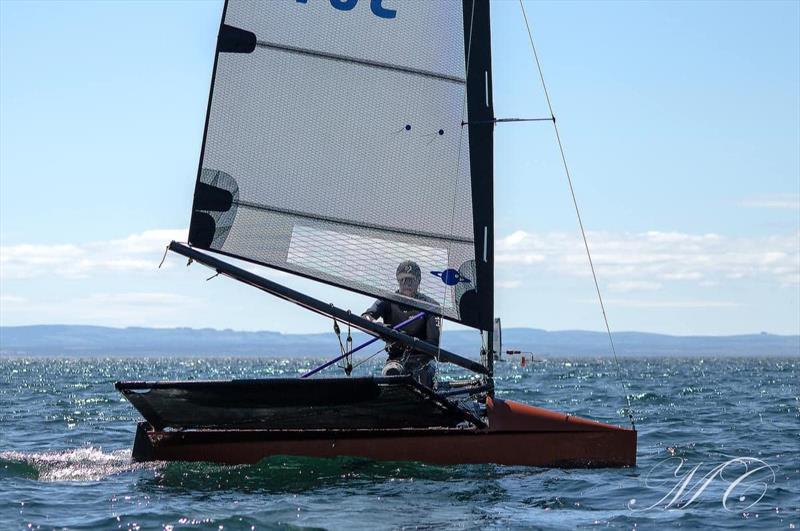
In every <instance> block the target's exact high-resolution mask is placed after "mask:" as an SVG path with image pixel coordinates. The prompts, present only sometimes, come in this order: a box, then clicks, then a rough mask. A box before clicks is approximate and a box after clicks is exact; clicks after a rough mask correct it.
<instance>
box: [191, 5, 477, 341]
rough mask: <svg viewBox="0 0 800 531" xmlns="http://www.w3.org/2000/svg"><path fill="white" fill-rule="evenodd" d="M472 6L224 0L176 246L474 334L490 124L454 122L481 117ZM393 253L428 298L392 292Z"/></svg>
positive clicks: (394, 265) (395, 264)
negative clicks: (437, 318)
mask: <svg viewBox="0 0 800 531" xmlns="http://www.w3.org/2000/svg"><path fill="white" fill-rule="evenodd" d="M477 3H478V4H482V3H485V2H483V0H480V1H479V2H477ZM467 4H469V7H468V6H467ZM472 4H473V0H463V1H461V0H448V1H442V2H408V3H402V4H401V5H399V6H398V7H397V9H396V13H395V16H393V17H391V18H386V17H380V16H376V14H375V13H373V12H372V11H371V10H370V6H369V3H368V2H361V3H358V2H353V6H354V7H353V8H352V9H348V10H343V9H339V8H336V7H335V5H334V4H333V3H331V2H314V3H303V2H291V1H285V2H254V1H248V0H228V2H226V6H225V10H224V15H223V20H222V21H221V26H220V28H221V29H220V35H219V39H218V47H217V59H216V62H215V72H214V76H213V86H212V90H211V97H210V104H209V111H208V117H207V126H206V130H205V134H204V142H203V152H202V156H201V163H200V168H199V171H198V178H197V185H196V189H195V198H194V205H193V212H192V221H191V225H190V231H189V243H190V244H191V245H193V246H195V247H198V248H203V249H207V250H210V251H216V252H220V253H222V254H225V255H228V256H234V257H237V258H241V259H244V260H247V261H250V262H254V263H258V264H262V265H266V266H269V267H273V268H276V269H279V270H283V271H289V272H292V273H295V274H298V275H301V276H305V277H308V278H313V279H315V280H319V281H321V282H325V283H329V284H333V285H336V286H339V287H342V288H345V289H349V290H352V291H356V292H359V293H366V294H370V295H373V296H376V297H379V298H384V299H388V300H395V301H398V302H402V303H403V304H407V305H409V306H415V307H418V308H420V309H423V310H426V311H429V312H432V313H436V314H439V315H441V316H443V317H445V318H448V319H451V320H454V321H458V322H461V323H463V324H466V325H468V326H472V327H476V328H481V329H483V330H489V329H490V328H491V324H492V318H493V316H492V306H491V298H492V286H491V282H492V274H491V264H490V260H489V259H490V257H491V253H492V249H493V245H492V243H491V237H492V233H493V229H492V224H491V219H489V220H488V221H487V216H488V218H491V216H492V213H491V181H492V174H491V154H489V155H488V161H489V163H488V166H487V164H486V155H485V151H486V150H487V149H488V151H489V152H491V149H492V147H491V130H490V129H489V140H488V145H487V144H483V142H485V136H486V134H485V132H478V133H477V135H478V136H479V137H481V140H479V141H476V140H475V139H473V138H472V137H473V136H474V134H475V133H473V132H472V131H471V128H470V127H465V126H464V125H463V122H465V121H466V122H468V123H469V122H470V121H471V120H472V119H476V118H477V119H485V118H486V116H485V114H486V111H485V109H486V107H484V110H483V111H482V112H479V113H477V114H476V113H475V111H474V110H473V106H474V105H473V104H474V101H476V98H478V99H480V100H484V99H486V101H487V102H488V101H489V99H487V98H489V96H488V95H487V94H485V93H484V92H485V89H484V87H485V86H486V85H485V84H484V80H483V78H484V72H483V71H482V70H481V71H480V72H477V71H476V72H477V73H478V74H480V77H481V82H480V83H479V84H478V85H476V83H475V82H474V77H475V75H476V72H472V71H471V70H472V69H474V68H473V67H474V65H468V58H467V56H468V55H470V54H469V53H468V46H469V45H470V39H472V40H473V41H474V39H475V37H476V36H478V34H479V33H480V32H481V31H484V29H485V30H486V31H488V5H487V6H486V10H485V13H484V14H485V16H486V17H487V18H486V20H485V23H486V24H485V26H484V25H481V24H478V23H475V24H474V26H475V27H474V28H473V27H472V26H471V25H470V24H469V23H467V24H465V17H464V13H465V12H467V10H468V9H469V12H470V13H472V10H473V5H472ZM337 5H338V4H337ZM332 6H333V7H332ZM481 13H483V11H481ZM482 16H483V15H482ZM467 32H470V35H469V36H468V33H467ZM473 45H474V42H473ZM487 45H488V41H487ZM474 55H475V54H474V50H473V56H474ZM478 57H479V58H480V57H481V56H480V54H478ZM474 61H475V60H474V59H472V58H470V59H469V62H470V63H473V62H474ZM484 63H485V61H482V62H480V64H479V66H478V68H483V67H484ZM468 66H469V68H468ZM487 80H488V78H487ZM487 82H488V81H487ZM476 87H477V88H476ZM473 92H474V94H473ZM488 112H489V118H491V107H488ZM476 157H477V158H476ZM476 161H477V162H476ZM476 163H477V164H478V168H479V172H480V173H481V174H480V175H478V174H476V171H475V164H476ZM486 183H488V187H489V191H488V193H487V191H486V187H487V184H486ZM476 194H478V195H477V196H476ZM487 201H488V202H487ZM406 260H412V261H415V262H416V263H417V264H418V265H419V267H420V270H421V275H422V278H421V284H420V292H421V293H422V294H424V295H426V296H427V297H428V298H430V299H433V300H435V301H436V304H432V303H430V302H425V301H423V300H419V301H418V300H408V298H405V297H401V296H400V295H399V294H398V293H397V281H396V279H395V270H396V268H397V265H398V264H399V263H400V262H403V261H406Z"/></svg>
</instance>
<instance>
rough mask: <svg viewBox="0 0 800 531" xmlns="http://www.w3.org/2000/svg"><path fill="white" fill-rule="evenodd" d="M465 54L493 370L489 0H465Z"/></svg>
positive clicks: (482, 297) (483, 304)
mask: <svg viewBox="0 0 800 531" xmlns="http://www.w3.org/2000/svg"><path fill="white" fill-rule="evenodd" d="M463 10H464V53H465V55H466V63H465V64H466V66H467V119H466V120H465V121H466V122H467V123H466V124H465V125H463V126H462V127H468V128H469V148H470V149H469V151H470V157H469V158H470V170H471V173H472V212H473V229H474V231H475V264H476V270H477V273H478V277H479V278H480V279H481V284H480V286H479V287H478V299H479V301H478V305H477V306H478V311H479V319H478V321H479V327H480V329H481V330H483V331H485V332H486V335H487V336H486V339H487V341H486V345H485V347H483V346H482V348H485V350H486V352H485V356H482V357H484V359H485V364H486V368H487V369H488V371H489V374H492V373H493V368H494V353H493V352H492V350H493V346H492V345H493V337H492V336H493V334H494V332H493V330H494V108H493V102H492V40H491V28H490V20H489V2H488V0H464V1H463Z"/></svg>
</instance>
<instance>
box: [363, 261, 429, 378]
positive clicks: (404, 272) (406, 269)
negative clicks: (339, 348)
mask: <svg viewBox="0 0 800 531" xmlns="http://www.w3.org/2000/svg"><path fill="white" fill-rule="evenodd" d="M396 275H397V285H398V289H397V291H396V292H395V293H398V294H400V295H402V296H404V297H409V298H412V299H417V300H419V301H424V302H426V303H429V304H432V305H435V306H437V307H438V306H439V305H438V304H437V302H436V301H435V300H433V299H432V298H430V297H427V296H426V295H423V294H422V293H420V292H419V284H420V280H421V279H422V275H421V273H420V269H419V266H418V265H417V264H416V262H412V261H411V260H405V261H403V262H400V265H398V266H397V273H396ZM419 312H420V310H418V309H417V308H412V307H411V306H406V305H404V304H400V303H397V302H390V301H385V300H381V299H378V300H376V301H375V303H374V304H373V305H372V306H370V307H369V309H367V311H366V312H364V313H363V314H362V317H364V318H366V319H369V320H371V321H376V320H378V319H383V323H384V324H385V325H388V326H395V325H398V324H400V323H402V322H403V321H406V320H408V319H410V318H411V317H414V316H415V315H417V314H418V313H419ZM402 332H404V333H406V334H408V335H410V336H413V337H416V338H419V339H421V340H423V341H426V342H428V343H430V344H431V345H435V346H439V318H438V317H437V316H436V315H431V314H429V313H427V312H426V314H425V316H424V317H422V318H421V319H418V320H416V321H414V322H412V323H409V324H407V325H406V326H404V327H403V328H402ZM386 350H387V351H388V352H389V357H388V359H387V360H386V364H385V365H384V367H383V371H382V374H383V375H384V376H395V375H399V374H411V375H412V376H413V377H414V379H415V380H416V381H418V382H419V383H421V384H422V385H424V386H426V387H433V377H434V374H435V373H436V367H435V365H434V363H433V357H432V356H430V355H428V354H425V353H423V352H419V351H417V350H414V349H411V348H410V347H407V346H406V345H403V344H401V343H399V342H395V343H389V344H388V345H387V347H386Z"/></svg>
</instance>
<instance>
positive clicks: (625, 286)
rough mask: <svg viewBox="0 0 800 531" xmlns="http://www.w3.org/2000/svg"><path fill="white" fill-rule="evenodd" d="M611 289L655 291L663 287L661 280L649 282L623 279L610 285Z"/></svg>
mask: <svg viewBox="0 0 800 531" xmlns="http://www.w3.org/2000/svg"><path fill="white" fill-rule="evenodd" d="M608 289H610V290H611V291H620V292H626V291H654V290H657V289H661V283H660V282H647V281H645V280H623V281H621V282H612V283H611V284H609V285H608Z"/></svg>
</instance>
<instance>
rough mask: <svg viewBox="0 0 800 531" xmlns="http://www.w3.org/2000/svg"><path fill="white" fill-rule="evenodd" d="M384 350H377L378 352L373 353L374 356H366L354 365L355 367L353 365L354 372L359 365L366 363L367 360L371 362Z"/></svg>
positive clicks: (384, 348) (382, 348)
mask: <svg viewBox="0 0 800 531" xmlns="http://www.w3.org/2000/svg"><path fill="white" fill-rule="evenodd" d="M384 350H386V347H381V348H379V349H378V350H376V351H375V353H374V354H370V355H369V356H367V357H366V358H364V359H363V360H361V361H359V362H358V363H356V364H355V365H353V370H356V369H357V368H358V367H359V366H360V365H363V364H364V363H366V362H368V361H369V360H371V359H372V358H374V357H375V356H377V355H378V354H380V353H381V352H383V351H384Z"/></svg>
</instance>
